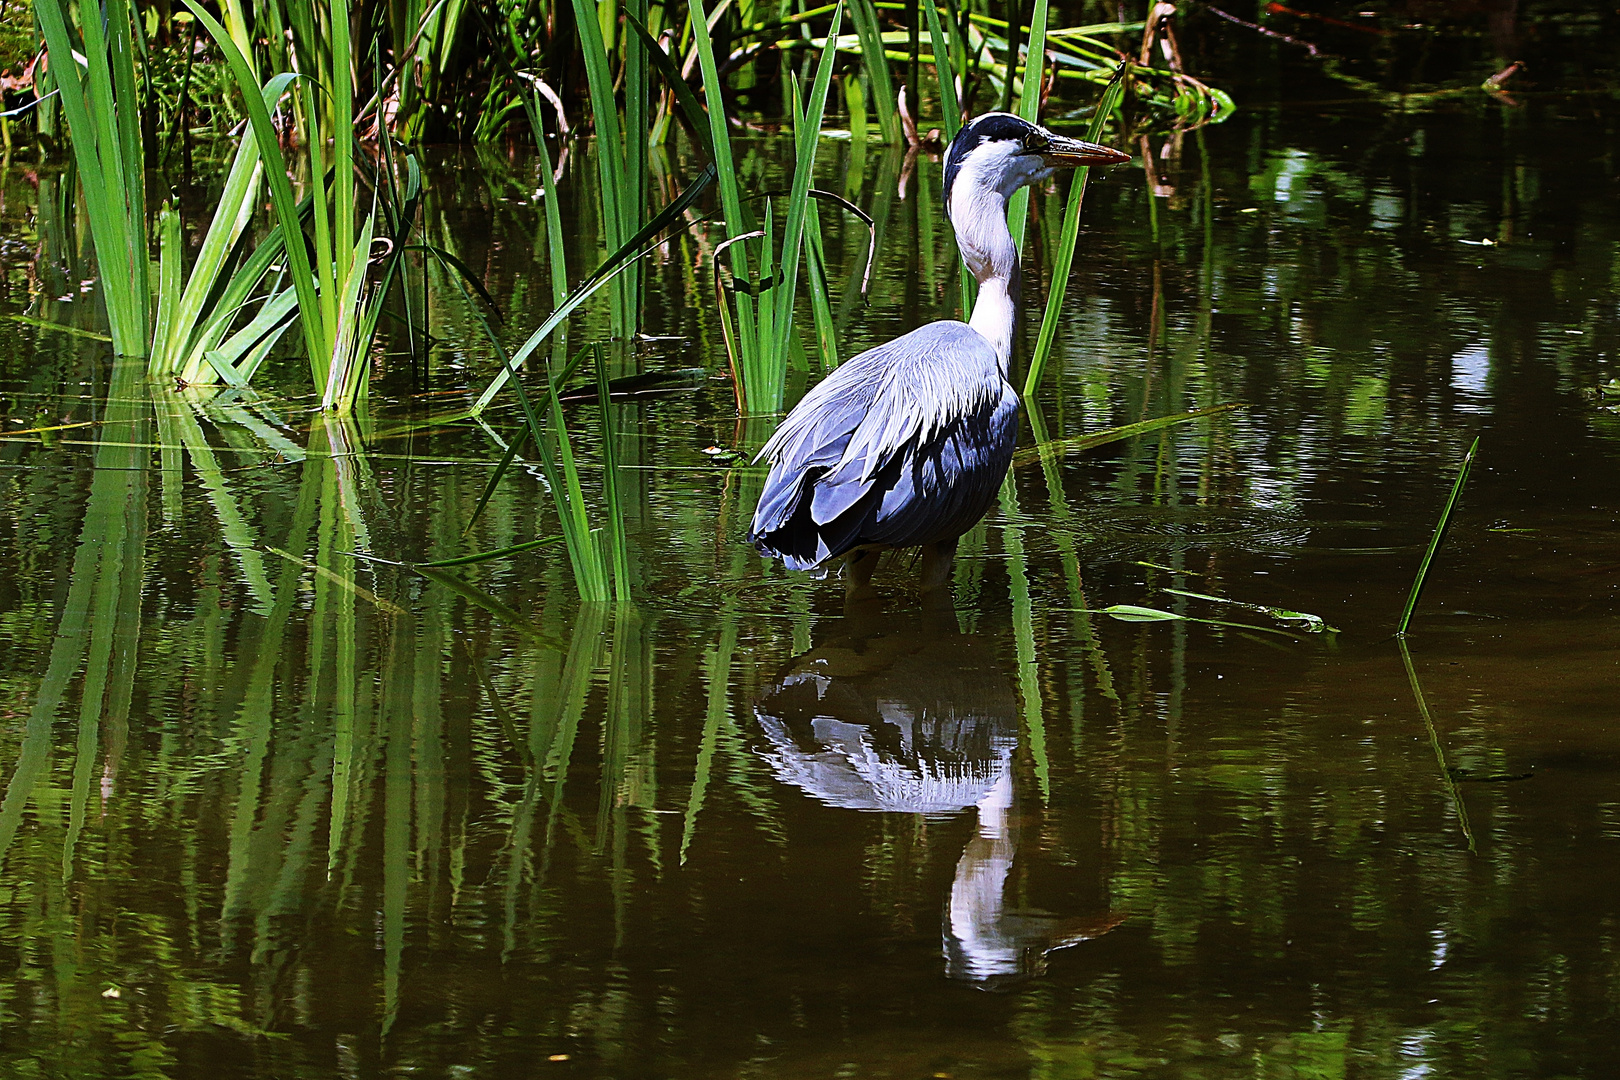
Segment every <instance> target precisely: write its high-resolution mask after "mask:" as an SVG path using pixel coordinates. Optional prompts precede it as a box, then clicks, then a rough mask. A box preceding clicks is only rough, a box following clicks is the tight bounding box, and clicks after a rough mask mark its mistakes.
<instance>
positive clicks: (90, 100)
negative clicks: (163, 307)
mask: <svg viewBox="0 0 1620 1080" xmlns="http://www.w3.org/2000/svg"><path fill="white" fill-rule="evenodd" d="M72 10H73V6H72V5H71V4H70V3H69V0H41V2H40V3H39V4H38V5H37V6H36V8H35V14H36V16H37V17H38V19H39V25H40V29H41V31H42V32H43V34H44V38H45V45H46V51H47V52H48V53H49V55H50V58H51V61H50V70H51V73H52V76H53V77H54V79H55V81H56V84H57V88H58V89H59V90H60V91H61V93H60V94H59V95H58V97H59V98H60V100H61V103H62V114H63V116H64V117H65V118H66V120H67V124H68V132H69V135H70V136H71V138H72V141H73V154H74V158H75V160H76V161H77V162H78V166H79V168H78V173H79V186H80V190H81V191H82V192H83V195H84V202H85V208H86V212H87V214H88V217H89V221H90V237H91V240H92V242H93V243H94V244H95V250H96V263H97V266H98V268H99V271H100V274H101V283H102V294H103V296H104V297H105V300H106V305H107V323H108V328H109V329H110V330H111V333H112V339H113V351H114V352H115V353H117V354H118V355H119V356H142V357H144V356H146V355H147V351H148V349H149V348H150V346H151V323H152V312H151V302H152V290H151V286H150V283H149V274H150V270H149V266H150V263H149V256H148V254H147V237H146V191H145V172H146V158H145V154H144V153H143V151H142V145H141V119H140V107H141V99H140V96H139V95H138V94H137V92H136V89H135V69H134V47H133V44H132V42H131V38H130V33H131V30H130V21H131V11H130V7H129V4H128V2H127V0H107V2H106V7H105V19H106V27H105V33H104V31H103V26H102V19H103V14H102V9H101V8H100V7H97V6H95V5H91V6H90V7H88V8H85V9H84V10H85V12H86V13H87V14H89V15H90V16H91V17H89V18H86V19H85V20H84V24H83V26H81V27H79V30H80V31H81V33H82V35H83V46H84V52H83V56H84V60H85V64H84V67H83V69H82V70H81V68H80V66H79V64H78V63H76V58H75V55H74V54H75V52H76V50H75V49H74V42H73V39H72V37H71V35H70V29H69V28H70V19H71V17H72ZM107 35H110V39H109V37H108V36H107ZM115 87H116V88H117V89H116V92H115Z"/></svg>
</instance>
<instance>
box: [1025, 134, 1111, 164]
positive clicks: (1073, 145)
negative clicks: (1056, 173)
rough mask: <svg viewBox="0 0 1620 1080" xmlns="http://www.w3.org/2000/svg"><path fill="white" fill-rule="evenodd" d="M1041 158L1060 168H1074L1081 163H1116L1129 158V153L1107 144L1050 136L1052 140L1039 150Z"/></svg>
mask: <svg viewBox="0 0 1620 1080" xmlns="http://www.w3.org/2000/svg"><path fill="white" fill-rule="evenodd" d="M1040 155H1041V160H1042V161H1044V162H1046V163H1047V164H1048V165H1051V166H1053V167H1056V168H1060V169H1075V168H1079V167H1080V166H1081V165H1118V164H1119V163H1120V162H1122V161H1129V160H1131V155H1129V154H1127V153H1125V152H1123V151H1120V150H1115V149H1113V148H1112V147H1109V146H1099V145H1098V144H1096V143H1090V142H1082V141H1080V140H1079V139H1066V138H1064V137H1063V136H1062V135H1054V136H1052V141H1051V142H1050V143H1048V144H1047V145H1046V147H1045V149H1043V150H1041V151H1040Z"/></svg>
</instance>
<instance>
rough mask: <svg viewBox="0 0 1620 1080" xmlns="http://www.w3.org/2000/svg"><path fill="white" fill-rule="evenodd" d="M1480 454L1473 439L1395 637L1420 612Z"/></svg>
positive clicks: (1430, 539) (1452, 486)
mask: <svg viewBox="0 0 1620 1080" xmlns="http://www.w3.org/2000/svg"><path fill="white" fill-rule="evenodd" d="M1478 450H1479V436H1477V435H1476V436H1475V437H1474V441H1473V444H1472V445H1470V446H1469V447H1468V453H1466V454H1464V455H1463V459H1462V464H1461V465H1459V466H1458V467H1457V479H1456V480H1454V481H1452V484H1451V492H1450V494H1448V495H1447V496H1446V504H1445V506H1443V507H1441V509H1440V520H1439V521H1437V522H1435V525H1434V532H1433V534H1432V535H1430V537H1429V546H1428V548H1427V549H1425V550H1424V552H1423V560H1422V561H1421V562H1419V563H1418V569H1417V576H1416V577H1414V578H1413V579H1412V588H1411V590H1410V591H1409V592H1408V593H1407V594H1406V606H1405V607H1404V608H1402V609H1401V621H1400V623H1399V625H1398V626H1396V628H1395V636H1396V637H1399V638H1404V637H1405V636H1406V628H1407V627H1408V626H1410V625H1411V623H1412V613H1413V612H1414V611H1416V610H1417V605H1418V598H1419V597H1420V596H1422V595H1423V584H1424V582H1426V581H1427V580H1428V578H1429V568H1430V567H1431V566H1432V565H1434V557H1435V556H1436V555H1438V554H1439V553H1440V545H1441V544H1442V543H1444V542H1445V539H1446V531H1447V530H1448V529H1450V528H1451V515H1452V514H1453V513H1454V512H1455V511H1456V509H1457V504H1458V503H1459V502H1461V501H1462V492H1463V485H1465V484H1467V483H1468V471H1469V470H1470V469H1472V468H1473V466H1474V454H1475V453H1477V452H1478Z"/></svg>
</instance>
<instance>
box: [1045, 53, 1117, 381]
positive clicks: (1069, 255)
mask: <svg viewBox="0 0 1620 1080" xmlns="http://www.w3.org/2000/svg"><path fill="white" fill-rule="evenodd" d="M1129 70H1130V64H1129V61H1126V62H1124V63H1122V64H1121V65H1120V67H1119V71H1118V73H1117V74H1116V75H1115V76H1114V78H1113V80H1112V81H1110V82H1109V83H1108V85H1107V86H1106V87H1105V88H1104V89H1103V93H1102V98H1101V100H1099V101H1098V102H1097V110H1096V112H1094V113H1093V114H1092V117H1091V124H1090V125H1089V126H1088V127H1087V128H1086V141H1087V142H1098V141H1100V140H1101V139H1102V137H1103V129H1104V127H1105V126H1106V125H1107V123H1108V121H1109V119H1110V118H1111V117H1112V116H1113V115H1114V114H1115V112H1116V111H1117V110H1118V109H1119V107H1120V103H1121V101H1122V100H1123V97H1124V93H1125V77H1126V73H1127V72H1128V71H1129ZM1090 175H1091V166H1089V165H1083V166H1081V167H1080V168H1078V169H1075V170H1074V176H1073V177H1071V178H1070V180H1069V201H1068V204H1067V205H1066V206H1065V208H1064V211H1063V233H1062V236H1061V238H1060V239H1059V240H1058V244H1057V248H1056V250H1055V251H1054V252H1053V253H1052V282H1051V285H1050V286H1049V288H1048V289H1047V293H1046V311H1045V313H1044V314H1043V315H1042V316H1041V329H1040V334H1039V335H1038V336H1037V337H1036V339H1035V351H1034V352H1032V353H1031V354H1030V358H1029V369H1028V372H1027V374H1026V375H1025V376H1024V395H1025V396H1026V397H1028V396H1031V395H1033V394H1034V393H1035V390H1036V388H1037V387H1039V386H1040V385H1041V376H1042V375H1044V374H1045V372H1046V364H1047V361H1049V360H1050V359H1051V357H1052V344H1053V342H1054V341H1056V340H1057V330H1058V324H1059V322H1060V321H1061V320H1062V317H1063V300H1064V297H1065V296H1066V295H1067V294H1068V290H1069V271H1070V270H1071V269H1072V268H1073V266H1074V251H1075V247H1076V246H1077V245H1078V243H1079V240H1080V208H1081V206H1082V205H1083V204H1084V203H1085V198H1086V181H1087V179H1088V178H1089V177H1090ZM1025 190H1026V191H1027V190H1028V189H1025ZM1020 194H1023V192H1020Z"/></svg>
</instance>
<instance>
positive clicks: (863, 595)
mask: <svg viewBox="0 0 1620 1080" xmlns="http://www.w3.org/2000/svg"><path fill="white" fill-rule="evenodd" d="M879 554H880V552H876V551H872V550H871V549H869V548H863V549H861V550H859V551H852V552H850V553H849V554H848V555H846V556H844V599H846V600H867V599H870V598H871V597H874V596H876V595H877V590H876V589H874V588H872V571H874V570H876V569H877V564H878V555H879Z"/></svg>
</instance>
